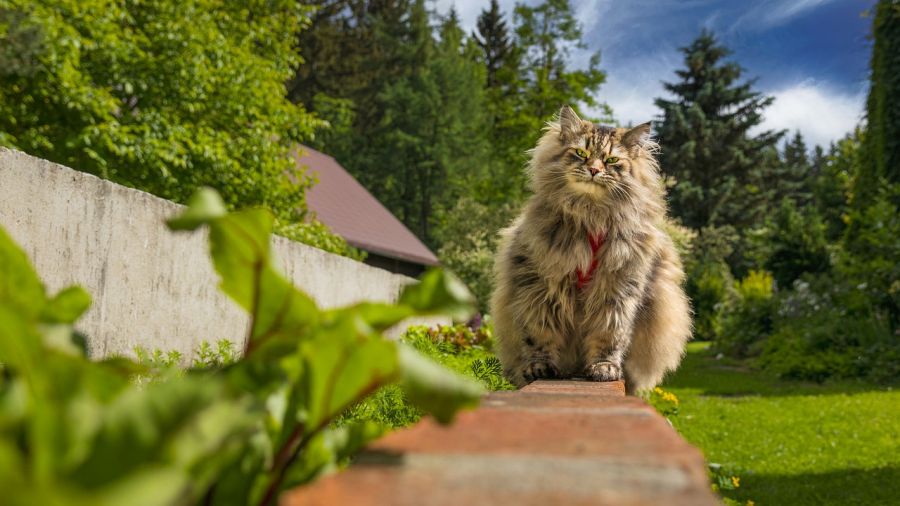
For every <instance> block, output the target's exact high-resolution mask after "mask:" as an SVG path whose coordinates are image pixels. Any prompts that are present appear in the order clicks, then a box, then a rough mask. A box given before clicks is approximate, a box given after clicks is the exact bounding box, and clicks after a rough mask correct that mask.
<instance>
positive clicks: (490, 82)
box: [472, 0, 516, 89]
mask: <svg viewBox="0 0 900 506" xmlns="http://www.w3.org/2000/svg"><path fill="white" fill-rule="evenodd" d="M472 38H473V39H474V40H475V41H476V42H477V44H478V47H480V48H481V51H482V53H483V55H484V66H485V70H486V72H487V75H486V80H485V84H486V85H487V87H488V88H491V89H493V88H500V87H501V86H502V85H503V84H505V83H504V82H505V81H507V80H505V79H503V76H501V74H502V73H503V71H504V70H506V69H509V67H510V64H511V63H512V62H513V61H514V60H515V58H516V47H515V45H514V44H513V41H512V38H511V37H510V35H509V29H508V28H507V26H506V21H504V19H503V14H502V13H501V12H500V4H499V3H497V0H491V6H490V8H488V9H486V10H483V11H481V15H480V16H478V32H477V33H473V34H472ZM507 82H508V81H507Z"/></svg>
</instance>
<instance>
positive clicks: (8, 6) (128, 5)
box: [0, 0, 352, 254]
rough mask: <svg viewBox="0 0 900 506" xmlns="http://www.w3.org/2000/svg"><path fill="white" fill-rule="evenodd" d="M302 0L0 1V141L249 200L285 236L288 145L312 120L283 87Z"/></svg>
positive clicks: (298, 202)
mask: <svg viewBox="0 0 900 506" xmlns="http://www.w3.org/2000/svg"><path fill="white" fill-rule="evenodd" d="M308 13H309V8H308V7H303V6H301V5H300V4H299V3H297V2H294V1H289V0H277V1H269V2H258V1H257V2H250V3H245V2H238V3H235V2H225V1H221V0H186V1H178V2H174V1H164V2H132V1H129V2H112V1H108V0H89V1H83V0H50V1H44V2H29V1H20V0H0V145H3V146H7V147H12V148H16V149H20V150H22V151H25V152H27V153H29V154H32V155H35V156H39V157H41V158H46V159H48V160H52V161H54V162H58V163H61V164H64V165H67V166H69V167H72V168H74V169H77V170H81V171H85V172H90V173H92V174H96V175H98V176H101V177H103V178H106V179H111V180H113V181H116V182H118V183H121V184H124V185H127V186H131V187H134V188H138V189H140V190H144V191H147V192H150V193H153V194H155V195H159V196H161V197H164V198H167V199H171V200H174V201H176V202H182V203H184V202H186V201H187V199H188V197H190V195H191V194H192V193H193V192H194V191H195V190H196V189H197V188H199V187H200V186H204V185H205V186H210V187H213V188H215V189H216V190H218V191H219V193H220V194H221V195H222V197H223V198H224V199H225V202H226V204H227V205H228V207H229V209H238V208H243V207H251V206H263V207H266V208H268V209H270V210H271V211H272V212H273V213H274V214H275V216H276V217H277V218H278V220H279V223H284V224H291V223H296V224H295V225H294V226H293V227H290V229H289V230H288V234H287V235H290V236H291V237H292V238H294V239H299V240H302V241H304V242H307V243H311V244H313V245H315V246H318V247H324V248H326V249H328V250H329V251H333V252H337V253H342V254H343V253H352V250H351V249H349V248H348V247H347V245H346V243H344V242H343V241H342V240H341V239H339V238H336V237H334V236H333V235H332V234H330V233H329V232H328V231H327V230H325V229H324V228H323V227H322V226H321V224H316V223H315V222H313V223H312V224H306V223H302V220H303V218H304V213H305V209H306V206H305V200H304V194H305V191H306V189H307V188H308V187H309V186H310V185H311V184H312V181H311V180H310V179H309V178H307V177H306V175H304V174H303V173H302V172H299V171H298V170H297V169H296V168H295V162H294V158H293V155H292V153H293V150H294V149H295V148H296V146H297V144H298V143H299V142H300V141H302V140H305V139H309V138H311V137H312V136H313V134H314V131H315V129H316V128H317V127H319V126H321V121H319V120H317V119H316V118H315V117H314V116H313V115H312V114H310V113H308V112H306V110H305V109H304V108H303V106H302V105H297V104H293V103H291V102H290V101H289V100H287V99H286V97H285V87H284V82H285V80H286V79H288V78H289V77H290V76H292V75H293V72H294V69H295V68H296V66H297V65H299V64H300V62H301V61H302V60H301V58H300V57H299V55H298V54H297V53H296V51H295V50H294V42H293V41H294V40H296V37H297V36H298V34H299V33H300V31H301V29H302V28H303V27H304V26H305V25H306V24H307V22H308Z"/></svg>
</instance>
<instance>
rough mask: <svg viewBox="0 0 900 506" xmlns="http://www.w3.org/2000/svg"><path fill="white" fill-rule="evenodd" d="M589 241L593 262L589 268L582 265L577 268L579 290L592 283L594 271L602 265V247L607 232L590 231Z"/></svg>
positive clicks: (576, 277)
mask: <svg viewBox="0 0 900 506" xmlns="http://www.w3.org/2000/svg"><path fill="white" fill-rule="evenodd" d="M586 235H587V241H588V244H589V245H590V247H591V262H590V264H589V265H588V267H587V269H584V270H582V269H581V268H580V267H576V268H575V279H576V280H577V282H576V284H577V286H578V289H579V290H584V289H585V287H587V286H588V284H590V282H591V279H593V277H594V272H596V271H597V266H598V265H600V249H601V248H603V245H604V244H605V243H606V234H605V233H604V232H602V231H601V232H597V233H596V234H591V233H588V234H586Z"/></svg>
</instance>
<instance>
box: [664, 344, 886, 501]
mask: <svg viewBox="0 0 900 506" xmlns="http://www.w3.org/2000/svg"><path fill="white" fill-rule="evenodd" d="M688 346H689V347H688V354H687V357H685V360H684V362H683V363H682V365H681V367H680V369H679V370H678V372H676V373H675V374H674V375H672V376H671V377H670V378H669V379H667V380H666V382H665V384H664V385H663V388H664V390H666V391H668V392H670V393H671V394H674V396H675V398H676V399H677V402H676V403H675V405H676V407H677V413H672V410H671V407H672V402H668V403H667V404H663V405H662V407H663V408H664V409H666V410H667V412H666V415H667V416H668V417H669V419H670V420H671V421H672V423H673V424H674V426H675V428H676V429H677V430H678V432H680V433H681V434H682V435H683V436H684V437H685V438H686V439H687V440H688V441H689V442H691V443H692V444H694V445H697V446H698V447H699V448H700V449H701V450H702V451H703V453H704V455H705V456H706V459H707V461H708V462H710V463H712V464H714V468H715V473H714V483H715V484H716V485H717V486H718V488H719V492H720V493H721V494H722V495H723V496H725V498H726V499H728V500H731V501H735V502H726V503H727V504H740V505H741V506H744V505H746V504H748V503H747V501H750V500H752V501H753V502H754V503H755V504H759V505H766V504H779V505H780V504H790V505H797V506H803V505H810V506H813V505H814V506H822V505H845V504H866V505H869V504H871V505H882V504H893V503H894V502H896V500H897V495H898V493H900V490H898V485H897V484H898V483H900V481H898V480H900V439H898V438H897V437H896V435H897V434H898V432H900V418H898V417H897V416H896V413H897V406H898V405H900V391H898V390H897V389H896V386H895V387H893V388H892V387H891V386H884V385H876V384H871V383H865V382H861V381H858V380H852V381H840V382H838V381H829V382H826V383H825V384H818V383H808V382H801V381H781V380H779V379H778V378H777V377H776V376H774V375H772V374H769V373H766V372H759V371H754V370H752V369H748V368H747V367H745V366H744V365H743V364H742V363H741V362H736V361H734V360H729V359H728V358H721V359H718V360H717V359H716V358H715V353H710V352H709V351H708V350H707V349H706V343H692V344H690V345H688ZM654 401H655V403H656V404H657V405H659V399H654ZM732 476H734V477H737V478H738V482H737V483H738V486H737V487H734V486H733V482H732V483H731V485H732V486H731V487H727V486H726V487H722V486H720V485H721V484H723V483H724V484H726V485H727V484H728V483H729V482H731V477H732ZM722 478H725V480H727V481H725V480H722Z"/></svg>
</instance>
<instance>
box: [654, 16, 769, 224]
mask: <svg viewBox="0 0 900 506" xmlns="http://www.w3.org/2000/svg"><path fill="white" fill-rule="evenodd" d="M681 51H682V53H683V54H684V64H685V68H683V69H681V70H678V71H676V74H677V75H678V77H679V78H680V80H679V81H678V82H674V83H664V86H665V89H666V90H667V91H668V92H669V93H670V94H671V95H673V98H672V99H670V100H669V99H664V98H658V99H657V100H656V105H657V106H658V107H659V108H661V109H662V119H661V121H659V122H658V123H657V131H658V135H659V142H660V145H661V147H662V152H661V155H660V162H661V166H662V170H663V171H664V172H665V174H667V175H668V176H672V177H674V179H675V181H676V184H675V186H674V188H673V189H672V191H671V192H670V197H669V198H670V203H671V206H672V211H673V213H674V214H675V215H676V216H678V217H679V218H681V220H682V222H683V223H684V224H685V225H687V226H689V227H691V228H695V229H700V228H703V227H707V226H722V225H734V226H736V227H739V228H740V227H747V226H752V225H755V224H757V223H758V222H759V219H760V217H761V211H762V210H763V209H764V208H765V206H766V204H767V202H766V194H765V189H764V188H762V187H761V185H763V184H764V183H765V181H766V172H768V171H770V170H771V168H772V164H773V163H777V157H775V156H773V153H775V151H776V148H775V146H776V143H777V142H778V140H779V139H780V138H781V136H782V135H783V133H781V132H772V131H766V132H763V133H760V134H758V135H750V134H749V133H748V131H749V130H750V129H752V128H753V127H755V126H757V125H759V124H760V123H761V122H762V112H763V110H764V109H765V108H766V107H767V106H768V105H769V104H771V103H772V101H773V99H772V98H771V97H766V96H763V95H762V94H761V93H759V92H756V91H754V90H753V84H754V82H753V81H752V80H751V81H745V82H743V83H740V82H739V80H740V78H741V76H742V74H743V69H742V68H741V67H740V66H739V65H738V64H737V63H733V62H727V61H723V59H724V58H725V57H727V56H728V55H729V54H730V51H729V50H728V49H727V48H725V47H724V46H722V45H720V44H719V43H718V42H717V41H716V39H715V37H714V36H713V34H712V33H710V32H707V31H704V32H702V33H701V34H700V36H699V37H698V38H697V39H696V40H694V41H693V42H692V43H691V44H690V45H689V46H687V47H684V48H682V49H681Z"/></svg>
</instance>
